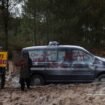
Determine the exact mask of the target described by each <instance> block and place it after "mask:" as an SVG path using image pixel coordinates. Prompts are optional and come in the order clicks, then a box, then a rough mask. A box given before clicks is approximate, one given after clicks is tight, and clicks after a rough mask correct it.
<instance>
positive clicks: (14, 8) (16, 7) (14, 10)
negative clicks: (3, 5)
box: [9, 0, 24, 17]
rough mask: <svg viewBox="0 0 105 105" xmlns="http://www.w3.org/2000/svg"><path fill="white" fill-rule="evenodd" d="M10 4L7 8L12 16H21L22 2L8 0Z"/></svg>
mask: <svg viewBox="0 0 105 105" xmlns="http://www.w3.org/2000/svg"><path fill="white" fill-rule="evenodd" d="M10 3H11V4H12V5H11V6H10V8H9V10H10V12H11V14H12V15H13V17H21V16H22V12H23V9H22V6H23V5H24V2H20V3H19V4H18V3H16V2H14V0H11V2H10Z"/></svg>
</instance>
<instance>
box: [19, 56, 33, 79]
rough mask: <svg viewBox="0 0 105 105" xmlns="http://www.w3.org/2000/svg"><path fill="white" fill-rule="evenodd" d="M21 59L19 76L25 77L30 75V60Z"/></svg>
mask: <svg viewBox="0 0 105 105" xmlns="http://www.w3.org/2000/svg"><path fill="white" fill-rule="evenodd" d="M22 60H23V61H21V69H20V78H23V79H26V78H29V77H30V66H31V60H30V59H26V58H23V59H22Z"/></svg>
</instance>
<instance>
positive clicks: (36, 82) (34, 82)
mask: <svg viewBox="0 0 105 105" xmlns="http://www.w3.org/2000/svg"><path fill="white" fill-rule="evenodd" d="M44 83H45V81H44V78H43V77H42V76H40V75H35V76H33V78H32V85H44Z"/></svg>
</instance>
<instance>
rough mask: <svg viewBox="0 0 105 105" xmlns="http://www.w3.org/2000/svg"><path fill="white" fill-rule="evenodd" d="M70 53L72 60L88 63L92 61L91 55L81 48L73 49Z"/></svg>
mask: <svg viewBox="0 0 105 105" xmlns="http://www.w3.org/2000/svg"><path fill="white" fill-rule="evenodd" d="M72 54H73V56H72V58H73V62H75V61H76V62H85V63H88V64H89V63H90V62H92V56H91V55H89V54H88V53H86V52H84V51H82V50H77V49H76V50H73V51H72Z"/></svg>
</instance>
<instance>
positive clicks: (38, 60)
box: [29, 50, 45, 66]
mask: <svg viewBox="0 0 105 105" xmlns="http://www.w3.org/2000/svg"><path fill="white" fill-rule="evenodd" d="M29 57H30V59H31V60H32V65H33V66H37V65H40V64H42V63H45V51H44V50H32V51H29Z"/></svg>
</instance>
